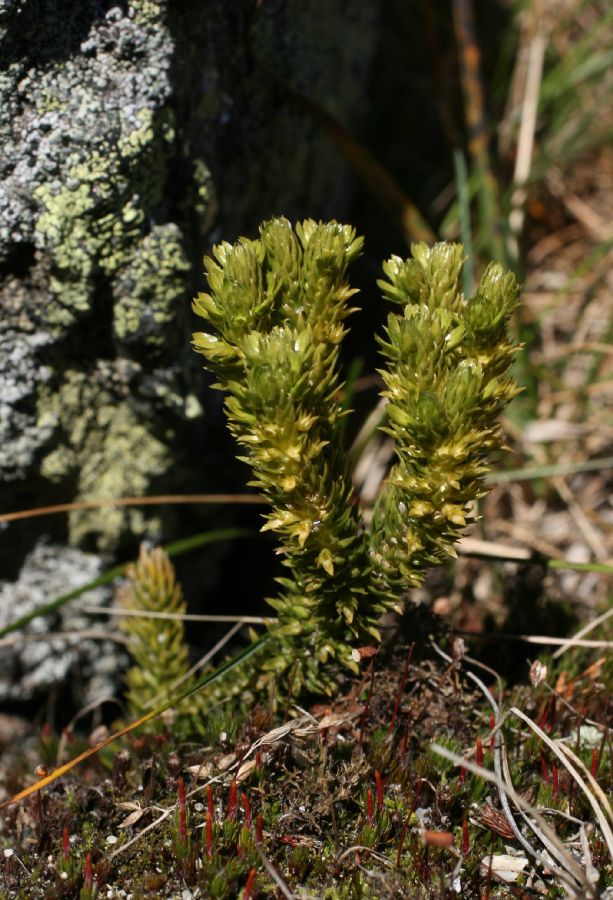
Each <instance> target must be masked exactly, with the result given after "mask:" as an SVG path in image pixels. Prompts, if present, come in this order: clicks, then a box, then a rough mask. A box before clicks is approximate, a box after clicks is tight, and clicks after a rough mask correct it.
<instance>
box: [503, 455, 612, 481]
mask: <svg viewBox="0 0 613 900" xmlns="http://www.w3.org/2000/svg"><path fill="white" fill-rule="evenodd" d="M610 468H613V456H605V457H602V458H601V459H588V460H586V461H585V462H578V463H556V464H553V465H550V466H534V468H532V469H530V468H525V469H510V470H509V471H505V472H490V473H489V475H487V476H486V478H485V480H486V481H487V483H488V484H507V483H508V482H510V481H534V480H535V479H537V478H551V477H553V476H554V475H574V474H576V473H577V472H598V471H600V470H601V469H610Z"/></svg>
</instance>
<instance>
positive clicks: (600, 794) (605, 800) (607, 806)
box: [559, 744, 613, 822]
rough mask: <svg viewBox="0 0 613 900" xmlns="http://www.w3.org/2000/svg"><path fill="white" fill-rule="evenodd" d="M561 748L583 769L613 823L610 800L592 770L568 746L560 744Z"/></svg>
mask: <svg viewBox="0 0 613 900" xmlns="http://www.w3.org/2000/svg"><path fill="white" fill-rule="evenodd" d="M559 746H560V749H561V750H562V751H563V752H564V753H566V755H567V756H568V758H569V759H571V760H572V761H573V762H574V763H575V765H577V766H579V768H580V769H583V772H584V774H585V776H586V778H587V780H588V781H589V783H590V786H591V788H592V790H593V791H594V793H595V794H596V796H597V797H598V799H599V800H600V802H601V803H602V805H603V808H604V810H605V812H606V814H607V815H608V817H609V819H610V820H611V822H613V810H612V809H611V804H610V803H609V799H608V797H607V795H606V794H605V792H604V791H603V789H602V788H601V787H600V785H599V784H598V782H597V781H596V779H595V778H594V776H593V775H592V773H591V772H590V770H589V769H588V768H587V766H586V765H585V763H584V762H583V761H582V760H580V759H579V757H578V756H577V754H576V753H575V752H574V751H573V750H571V749H570V747H568V746H567V745H566V744H560V745H559Z"/></svg>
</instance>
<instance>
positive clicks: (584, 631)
mask: <svg viewBox="0 0 613 900" xmlns="http://www.w3.org/2000/svg"><path fill="white" fill-rule="evenodd" d="M611 616H613V609H608V610H607V611H606V612H604V613H602V615H600V616H597V617H596V618H595V619H592V621H591V622H588V623H587V625H584V626H583V628H580V629H579V631H578V632H577V633H576V634H575V636H574V637H575V640H577V639H580V638H582V637H583V636H584V635H586V634H589V633H590V631H593V630H594V628H597V627H598V626H599V625H602V623H603V622H606V621H607V619H610V618H611ZM569 646H570V645H569ZM568 649H569V647H568V646H564V647H560V649H559V650H556V651H555V653H554V654H552V655H553V659H557V658H558V657H559V656H562V654H563V653H566V651H567V650H568Z"/></svg>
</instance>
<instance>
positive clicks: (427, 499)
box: [371, 244, 519, 593]
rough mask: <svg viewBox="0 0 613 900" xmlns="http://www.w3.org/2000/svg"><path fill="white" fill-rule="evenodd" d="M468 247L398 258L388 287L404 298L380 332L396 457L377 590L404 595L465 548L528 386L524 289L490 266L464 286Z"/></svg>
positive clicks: (376, 547) (422, 249)
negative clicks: (503, 421)
mask: <svg viewBox="0 0 613 900" xmlns="http://www.w3.org/2000/svg"><path fill="white" fill-rule="evenodd" d="M462 262H463V248H462V246H461V245H459V244H436V245H435V246H434V247H432V248H431V249H430V248H428V247H427V246H426V245H425V244H418V245H415V246H413V248H412V258H411V259H408V260H406V261H403V260H401V259H399V258H398V257H392V258H391V259H390V260H388V262H387V263H385V265H384V267H383V268H384V271H385V275H386V277H387V278H386V280H385V281H380V282H379V285H380V287H381V289H382V291H383V294H384V295H385V297H386V298H387V299H388V300H391V301H392V302H394V303H396V304H399V305H400V306H401V309H402V312H401V314H400V315H399V314H396V313H392V314H390V316H389V318H388V323H387V329H386V330H387V340H380V344H381V349H382V353H383V356H384V358H385V361H386V367H385V368H384V369H382V370H381V374H382V376H383V378H384V380H385V384H386V390H385V391H384V396H386V397H387V398H388V400H389V403H388V407H387V412H388V421H389V424H388V425H387V427H386V428H385V429H384V430H385V431H387V433H388V434H390V435H391V436H392V437H393V438H394V441H395V444H396V454H397V462H396V464H395V465H394V467H393V468H392V471H391V473H390V476H389V478H388V480H387V485H386V487H385V489H384V491H383V493H382V494H381V496H380V498H379V501H378V503H377V506H376V509H375V513H374V517H373V527H372V542H371V548H372V550H371V552H372V561H373V566H374V570H375V578H376V581H377V586H378V587H379V589H380V590H382V591H390V592H392V593H393V592H396V593H397V592H398V591H400V590H404V589H406V588H407V587H411V586H414V585H416V584H418V583H419V582H420V580H421V578H422V577H423V575H424V573H425V572H426V571H427V569H429V568H430V567H431V566H433V565H435V564H437V563H439V562H441V561H443V560H444V559H445V558H447V557H448V556H450V555H454V550H453V545H454V543H455V542H456V541H457V540H458V538H459V537H460V536H461V533H462V530H463V528H464V526H465V525H466V522H467V520H468V518H469V516H470V511H471V506H472V504H473V502H474V501H475V500H476V499H477V498H478V497H481V496H483V494H484V493H485V488H484V483H483V477H484V475H485V474H486V473H487V471H488V469H489V463H488V461H489V458H490V456H491V454H492V453H493V452H494V451H496V450H499V449H501V448H502V446H503V436H502V432H501V428H500V425H499V422H498V416H499V414H500V413H501V412H502V410H503V409H504V408H505V407H506V405H507V404H508V403H509V402H510V401H511V400H512V398H513V397H514V396H516V394H517V393H518V388H517V386H516V385H515V383H514V382H513V380H512V379H511V378H510V377H509V376H508V374H507V372H508V369H509V366H510V364H511V362H512V360H513V356H514V354H515V352H516V351H517V349H518V347H517V346H516V345H514V344H513V343H512V342H511V340H510V339H509V336H508V333H507V325H508V322H509V317H510V316H511V313H512V312H513V310H514V309H515V308H516V306H517V302H518V296H519V286H518V284H517V282H516V280H515V277H514V276H513V275H512V274H511V273H508V272H505V271H504V270H503V269H502V267H501V266H499V265H496V264H491V265H489V266H488V267H487V269H486V271H485V273H484V275H483V277H482V279H481V281H480V283H479V286H478V288H477V292H476V294H475V296H474V297H471V298H470V299H468V300H466V299H465V298H464V297H463V296H462V293H461V290H460V275H461V269H462Z"/></svg>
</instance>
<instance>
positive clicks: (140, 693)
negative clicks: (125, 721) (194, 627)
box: [117, 544, 205, 733]
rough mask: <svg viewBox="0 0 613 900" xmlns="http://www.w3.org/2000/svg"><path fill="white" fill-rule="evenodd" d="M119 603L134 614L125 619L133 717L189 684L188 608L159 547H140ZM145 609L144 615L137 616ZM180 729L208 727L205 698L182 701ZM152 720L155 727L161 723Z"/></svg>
mask: <svg viewBox="0 0 613 900" xmlns="http://www.w3.org/2000/svg"><path fill="white" fill-rule="evenodd" d="M117 601H118V605H119V606H120V607H122V608H123V609H124V610H126V612H130V613H135V615H129V616H126V617H125V618H123V617H122V619H121V628H122V630H123V631H124V632H125V633H126V634H127V636H128V642H129V643H128V649H129V651H130V654H131V656H132V657H133V659H134V663H135V664H134V665H133V666H132V667H131V668H130V669H129V670H128V672H127V674H126V686H127V697H126V699H127V702H128V706H129V708H130V711H131V713H132V714H133V716H135V717H137V716H141V715H143V713H145V712H147V711H148V710H149V709H150V708H151V707H153V706H155V705H158V704H159V703H162V702H163V701H164V700H165V699H167V698H168V699H170V697H171V696H172V694H173V692H174V693H176V692H177V686H178V685H179V684H181V687H182V689H184V688H187V687H189V686H190V683H191V680H190V678H189V677H187V678H186V676H187V675H188V672H189V655H188V649H187V644H186V642H185V627H184V625H183V621H182V620H181V616H182V615H184V614H185V612H186V604H185V601H184V600H183V595H182V592H181V588H180V586H179V584H178V583H177V580H176V576H175V570H174V567H173V565H172V563H171V561H170V559H169V558H168V556H167V555H166V553H164V551H163V550H162V549H161V548H160V547H156V548H153V549H150V548H148V547H147V546H146V545H145V544H143V545H142V546H141V549H140V556H139V559H138V561H137V562H136V563H135V564H134V565H132V566H130V567H129V568H128V571H127V581H126V582H125V583H124V584H123V585H122V587H121V588H120V590H119V592H118V596H117ZM138 613H144V614H145V615H142V616H141V615H138ZM147 613H162V614H164V613H165V614H167V615H168V618H163V619H160V618H158V617H157V616H154V617H147V616H146V614H147ZM177 712H178V713H179V716H178V722H177V723H176V724H177V725H178V726H179V730H183V731H185V732H186V733H197V732H198V731H202V730H203V723H204V721H205V720H204V698H203V697H201V696H200V695H198V694H196V695H193V696H192V697H190V698H189V699H187V700H185V701H184V702H182V703H180V704H179V708H178V709H177ZM158 723H159V720H157V719H156V720H153V722H152V723H151V726H150V727H152V728H156V727H158V728H159V727H160V726H159V724H158Z"/></svg>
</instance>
